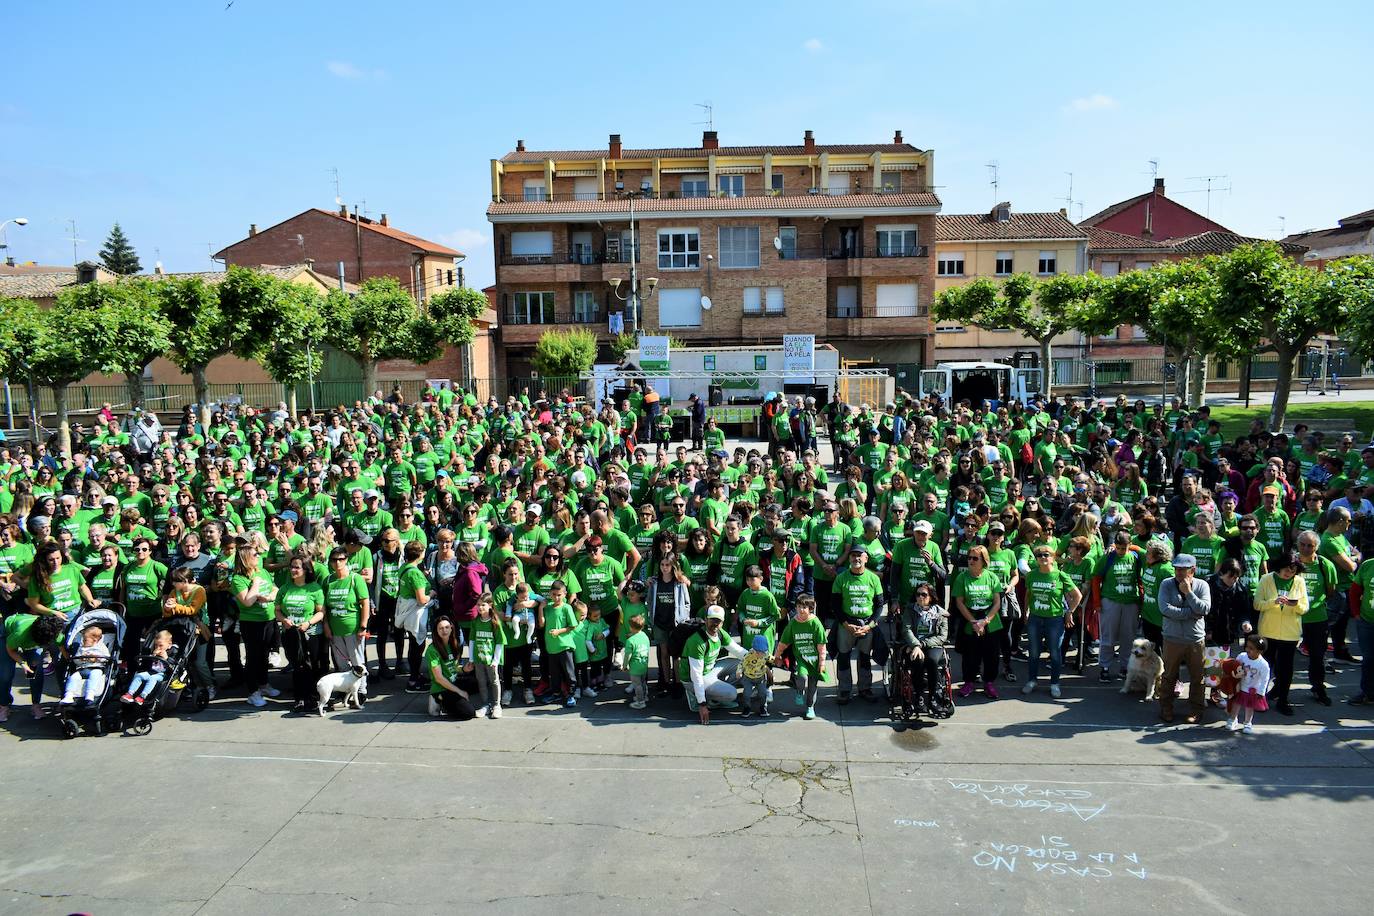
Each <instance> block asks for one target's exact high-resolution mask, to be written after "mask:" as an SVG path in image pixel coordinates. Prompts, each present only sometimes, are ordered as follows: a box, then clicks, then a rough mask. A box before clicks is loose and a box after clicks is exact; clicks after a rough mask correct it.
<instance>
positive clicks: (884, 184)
mask: <svg viewBox="0 0 1374 916" xmlns="http://www.w3.org/2000/svg"><path fill="white" fill-rule="evenodd" d="M878 187H880V188H882V189H883V190H884V191H886V192H888V193H896V192H898V191H900V190H901V189H902V173H901V172H883V176H882V181H881V183H880V184H879V185H878Z"/></svg>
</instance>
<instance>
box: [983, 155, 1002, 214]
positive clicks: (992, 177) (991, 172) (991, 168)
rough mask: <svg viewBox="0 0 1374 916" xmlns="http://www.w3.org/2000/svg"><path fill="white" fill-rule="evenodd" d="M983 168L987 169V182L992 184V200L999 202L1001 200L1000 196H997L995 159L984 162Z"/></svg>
mask: <svg viewBox="0 0 1374 916" xmlns="http://www.w3.org/2000/svg"><path fill="white" fill-rule="evenodd" d="M983 168H985V169H987V170H988V179H989V180H988V184H990V185H992V202H993V203H994V204H999V203H1001V202H1002V200H1001V198H1000V197H998V196H997V188H998V183H997V160H996V159H994V160H992V161H991V162H989V163H987V164H985V165H984V166H983Z"/></svg>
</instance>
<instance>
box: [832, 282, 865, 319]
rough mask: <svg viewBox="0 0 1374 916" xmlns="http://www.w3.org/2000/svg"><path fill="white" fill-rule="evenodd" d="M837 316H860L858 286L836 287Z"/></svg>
mask: <svg viewBox="0 0 1374 916" xmlns="http://www.w3.org/2000/svg"><path fill="white" fill-rule="evenodd" d="M835 317H836V318H858V317H859V288H858V287H857V286H853V285H849V286H837V287H835Z"/></svg>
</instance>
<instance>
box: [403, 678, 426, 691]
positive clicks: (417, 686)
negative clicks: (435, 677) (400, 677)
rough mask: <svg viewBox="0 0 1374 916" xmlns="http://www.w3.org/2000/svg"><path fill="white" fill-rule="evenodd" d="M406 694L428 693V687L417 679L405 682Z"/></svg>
mask: <svg viewBox="0 0 1374 916" xmlns="http://www.w3.org/2000/svg"><path fill="white" fill-rule="evenodd" d="M406 693H429V685H428V684H426V683H425V682H424V681H422V680H419V679H418V678H411V679H410V680H408V681H406Z"/></svg>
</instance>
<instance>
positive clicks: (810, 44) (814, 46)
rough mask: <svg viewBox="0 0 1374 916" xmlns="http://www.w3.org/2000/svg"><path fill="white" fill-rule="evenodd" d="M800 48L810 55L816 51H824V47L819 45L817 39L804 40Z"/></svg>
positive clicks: (819, 42)
mask: <svg viewBox="0 0 1374 916" xmlns="http://www.w3.org/2000/svg"><path fill="white" fill-rule="evenodd" d="M802 47H803V48H804V49H806V50H807V51H810V52H811V53H812V54H815V53H816V52H818V51H824V50H825V45H824V44H822V43H821V40H820V39H819V38H808V39H806V41H804V42H802Z"/></svg>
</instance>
